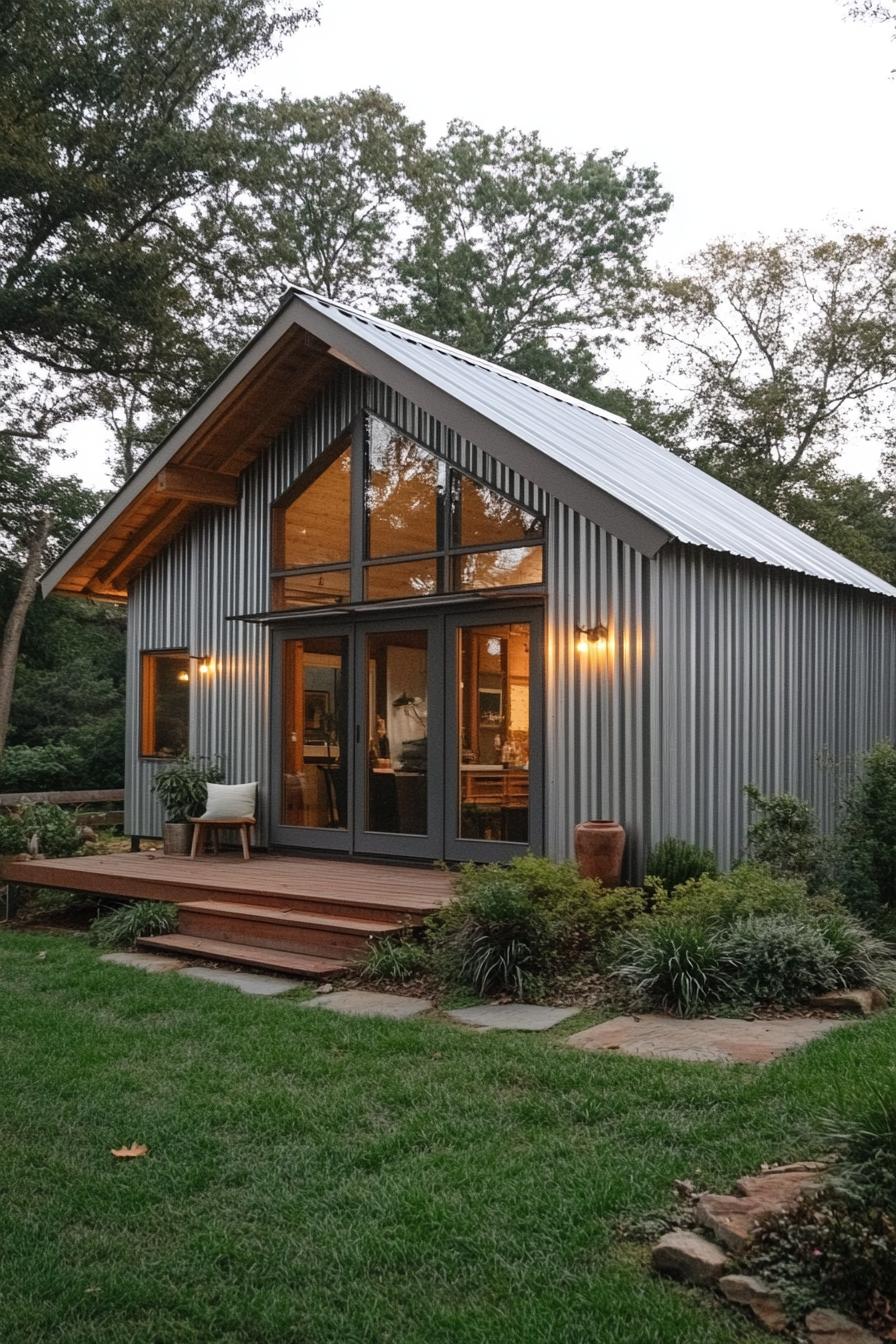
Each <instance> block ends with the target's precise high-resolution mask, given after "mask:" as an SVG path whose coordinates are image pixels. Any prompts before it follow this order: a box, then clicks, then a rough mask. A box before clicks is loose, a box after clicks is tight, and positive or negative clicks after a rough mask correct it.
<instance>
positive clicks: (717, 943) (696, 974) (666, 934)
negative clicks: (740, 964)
mask: <svg viewBox="0 0 896 1344" xmlns="http://www.w3.org/2000/svg"><path fill="white" fill-rule="evenodd" d="M731 969H732V968H731V967H730V965H729V963H728V960H727V957H726V955H725V950H724V945H723V941H722V937H721V934H720V932H719V931H718V930H716V929H713V928H711V927H707V926H701V925H700V924H698V923H695V922H694V921H692V920H690V919H687V918H683V919H682V918H677V917H676V916H675V915H670V914H659V915H655V916H653V917H652V918H649V919H642V920H639V921H638V923H637V925H636V926H635V927H634V928H633V929H631V930H630V931H629V932H628V933H627V934H624V935H623V937H622V939H621V940H620V944H619V948H618V962H617V965H616V969H615V972H614V974H615V975H616V976H617V978H618V979H620V980H621V981H623V983H624V984H626V985H628V986H629V987H630V988H631V989H633V990H634V991H635V993H636V994H637V995H638V996H639V997H640V998H643V999H646V1000H648V1001H649V1002H650V1003H652V1004H655V1005H656V1006H658V1007H660V1008H664V1009H666V1010H667V1011H670V1012H675V1013H679V1014H680V1015H681V1016H682V1017H694V1016H696V1015H697V1014H698V1013H701V1012H704V1011H705V1010H706V1009H708V1008H711V1007H712V1006H713V1005H715V1004H718V1003H723V1002H728V1001H730V1000H731V999H732V998H733V997H734V991H733V982H732V980H731V979H730V971H731Z"/></svg>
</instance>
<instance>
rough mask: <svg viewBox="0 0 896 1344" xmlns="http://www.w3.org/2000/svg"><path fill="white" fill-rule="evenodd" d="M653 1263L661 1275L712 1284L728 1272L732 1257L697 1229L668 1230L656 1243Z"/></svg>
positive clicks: (651, 1261)
mask: <svg viewBox="0 0 896 1344" xmlns="http://www.w3.org/2000/svg"><path fill="white" fill-rule="evenodd" d="M650 1263H651V1264H652V1265H653V1268H654V1269H655V1270H657V1271H658V1273H660V1274H671V1275H672V1277H673V1278H676V1279H683V1280H684V1282H685V1283H698V1284H708V1283H715V1281H716V1279H718V1278H720V1277H721V1275H722V1274H724V1272H725V1270H726V1268H727V1266H728V1257H727V1255H726V1254H725V1252H724V1251H722V1250H720V1249H719V1247H718V1246H716V1245H714V1244H713V1243H712V1242H711V1241H707V1240H706V1238H705V1237H701V1236H699V1235H698V1234H697V1233H696V1232H667V1233H666V1235H665V1236H664V1237H661V1238H660V1240H659V1241H658V1242H657V1244H656V1246H654V1248H653V1251H652V1252H651V1256H650Z"/></svg>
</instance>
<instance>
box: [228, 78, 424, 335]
mask: <svg viewBox="0 0 896 1344" xmlns="http://www.w3.org/2000/svg"><path fill="white" fill-rule="evenodd" d="M239 133H240V153H239V164H238V168H237V172H236V175H235V177H234V179H233V180H231V181H228V182H226V183H222V185H221V187H220V189H219V191H218V192H217V193H216V195H215V197H214V198H213V200H212V201H211V203H210V206H209V210H208V214H207V224H208V228H209V233H210V237H211V238H213V239H215V238H218V237H221V238H222V239H223V249H222V250H223V254H224V257H225V264H226V265H227V266H228V268H229V269H230V271H231V272H232V274H233V283H234V285H235V287H237V288H238V289H239V291H240V296H241V304H242V307H243V310H244V318H245V321H246V322H247V323H248V324H250V325H252V326H254V325H255V324H256V323H257V322H258V320H259V318H260V317H261V316H262V315H264V314H265V313H266V312H268V311H269V309H270V306H271V299H272V297H275V296H276V295H277V294H278V293H279V292H281V291H282V290H283V289H284V288H285V286H286V285H287V284H289V283H291V282H293V283H297V284H300V285H304V286H306V287H307V288H309V289H313V290H314V291H315V292H316V293H321V294H326V295H327V296H328V297H329V298H340V299H343V300H345V301H346V302H348V303H356V302H358V301H367V302H376V301H377V300H378V299H379V298H380V297H381V295H382V293H383V291H384V289H385V288H386V287H387V286H388V285H389V284H391V283H392V280H393V275H394V266H395V261H396V257H397V254H398V248H399V244H400V239H401V235H402V232H403V231H405V232H406V222H405V221H406V206H407V202H408V198H409V194H410V186H409V183H410V180H411V178H412V175H413V173H414V171H415V163H416V162H417V161H418V160H419V158H420V156H421V154H422V151H423V143H424V133H423V127H422V125H420V124H418V123H414V122H411V121H409V120H408V118H407V116H406V115H405V112H404V109H403V108H402V107H401V105H400V104H399V103H397V102H395V100H394V99H392V98H390V97H389V96H388V94H385V93H383V92H382V91H381V90H380V89H362V90H359V91H358V92H356V93H349V94H340V95H338V96H337V97H334V98H304V99H292V98H288V97H286V96H283V97H281V98H278V99H275V100H273V101H270V102H265V103H246V104H244V105H243V106H242V107H241V108H240V110H239Z"/></svg>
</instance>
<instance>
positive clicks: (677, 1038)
mask: <svg viewBox="0 0 896 1344" xmlns="http://www.w3.org/2000/svg"><path fill="white" fill-rule="evenodd" d="M841 1025H843V1024H842V1023H840V1022H837V1021H835V1020H832V1019H830V1018H820V1017H789V1018H773V1019H766V1020H761V1021H755V1022H749V1021H745V1020H743V1019H741V1018H729V1017H714V1018H702V1017H701V1018H680V1017H663V1016H661V1015H660V1014H658V1013H657V1014H653V1013H650V1014H645V1015H644V1016H643V1017H614V1018H612V1019H611V1020H610V1021H609V1022H601V1023H600V1024H599V1025H598V1026H596V1027H588V1028H587V1029H586V1030H585V1031H580V1032H577V1033H576V1035H575V1036H570V1038H569V1040H568V1041H567V1045H571V1046H574V1047H575V1049H576V1050H594V1051H614V1052H618V1053H619V1054H622V1055H643V1056H647V1057H648V1058H650V1059H682V1060H692V1061H696V1062H702V1061H707V1062H711V1063H714V1064H765V1063H767V1062H768V1060H770V1059H775V1058H776V1057H777V1056H778V1055H780V1054H783V1053H784V1051H785V1050H792V1049H793V1048H794V1047H795V1046H798V1045H805V1044H806V1043H807V1042H808V1041H812V1040H815V1038H816V1037H818V1036H824V1035H825V1034H826V1033H827V1032H829V1031H832V1030H833V1029H834V1028H835V1027H839V1026H841Z"/></svg>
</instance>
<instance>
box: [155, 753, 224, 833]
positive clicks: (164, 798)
mask: <svg viewBox="0 0 896 1344" xmlns="http://www.w3.org/2000/svg"><path fill="white" fill-rule="evenodd" d="M223 778H224V775H223V773H222V771H221V767H220V765H219V764H218V763H217V762H215V761H205V760H204V759H202V758H200V757H195V756H180V757H178V759H177V760H176V761H174V762H173V764H171V765H169V766H168V767H167V768H166V769H164V770H160V771H159V773H158V774H157V775H156V777H155V779H154V780H153V782H152V790H153V793H155V794H156V796H157V797H158V799H159V801H160V802H161V804H162V806H163V807H164V809H165V819H166V820H167V821H172V822H178V821H186V820H187V818H188V817H195V816H196V815H197V814H198V813H200V812H204V811H205V803H206V797H207V794H208V788H207V786H208V785H209V784H218V783H220V781H221V780H222V779H223Z"/></svg>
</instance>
